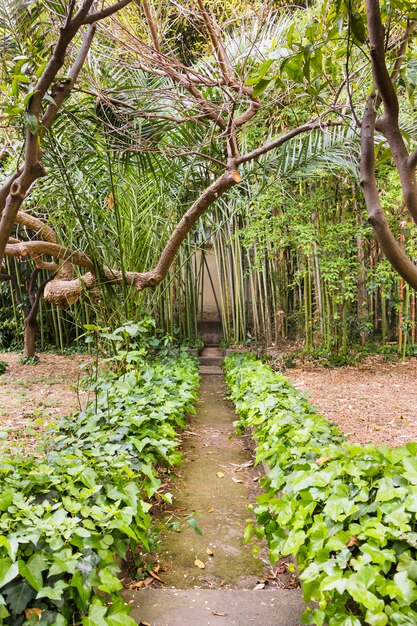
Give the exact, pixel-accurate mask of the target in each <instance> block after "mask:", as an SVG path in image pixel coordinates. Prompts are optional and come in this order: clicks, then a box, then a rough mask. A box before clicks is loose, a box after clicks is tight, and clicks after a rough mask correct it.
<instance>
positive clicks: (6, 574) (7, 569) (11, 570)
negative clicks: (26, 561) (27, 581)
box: [0, 558, 19, 587]
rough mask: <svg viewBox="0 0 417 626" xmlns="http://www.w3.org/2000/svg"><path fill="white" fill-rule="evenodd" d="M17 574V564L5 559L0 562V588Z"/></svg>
mask: <svg viewBox="0 0 417 626" xmlns="http://www.w3.org/2000/svg"><path fill="white" fill-rule="evenodd" d="M18 573H19V567H18V565H17V563H13V562H12V560H11V559H9V558H5V559H1V560H0V587H3V586H4V585H7V583H9V582H10V581H12V580H13V579H14V578H16V576H17V575H18Z"/></svg>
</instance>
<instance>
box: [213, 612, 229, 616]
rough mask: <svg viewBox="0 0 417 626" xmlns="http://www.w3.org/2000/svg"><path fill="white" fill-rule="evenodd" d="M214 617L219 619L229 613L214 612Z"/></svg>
mask: <svg viewBox="0 0 417 626" xmlns="http://www.w3.org/2000/svg"><path fill="white" fill-rule="evenodd" d="M212 615H217V617H226V615H227V613H219V611H212Z"/></svg>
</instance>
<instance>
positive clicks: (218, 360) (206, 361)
mask: <svg viewBox="0 0 417 626" xmlns="http://www.w3.org/2000/svg"><path fill="white" fill-rule="evenodd" d="M198 360H199V361H200V365H216V366H217V367H220V365H221V364H222V363H223V361H224V357H223V356H205V355H204V354H202V355H201V356H199V357H198Z"/></svg>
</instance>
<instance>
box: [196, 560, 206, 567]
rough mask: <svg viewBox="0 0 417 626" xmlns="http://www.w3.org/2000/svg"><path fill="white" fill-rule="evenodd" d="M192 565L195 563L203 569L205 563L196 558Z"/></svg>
mask: <svg viewBox="0 0 417 626" xmlns="http://www.w3.org/2000/svg"><path fill="white" fill-rule="evenodd" d="M194 565H197V567H199V568H200V569H205V567H206V564H205V563H203V561H200V559H196V560H195V561H194Z"/></svg>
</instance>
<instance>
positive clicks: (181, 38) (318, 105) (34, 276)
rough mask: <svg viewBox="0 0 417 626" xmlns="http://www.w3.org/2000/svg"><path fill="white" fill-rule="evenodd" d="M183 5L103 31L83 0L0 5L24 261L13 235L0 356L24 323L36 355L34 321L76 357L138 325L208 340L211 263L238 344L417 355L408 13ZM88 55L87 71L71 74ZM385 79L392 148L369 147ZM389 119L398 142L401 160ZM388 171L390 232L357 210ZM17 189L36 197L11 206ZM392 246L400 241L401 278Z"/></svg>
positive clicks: (226, 325) (408, 9)
mask: <svg viewBox="0 0 417 626" xmlns="http://www.w3.org/2000/svg"><path fill="white" fill-rule="evenodd" d="M182 4H183V6H181V7H179V6H177V5H176V4H175V3H170V2H167V1H166V0H160V2H153V3H149V2H148V1H146V2H143V3H142V8H139V9H138V7H137V6H136V5H134V3H130V2H129V0H123V2H122V3H120V5H114V6H113V7H112V9H111V10H110V9H109V11H107V10H106V11H107V12H106V11H105V13H103V14H101V13H100V12H98V13H92V14H89V13H88V11H89V7H90V5H91V1H90V0H85V1H84V2H80V3H77V2H76V3H75V4H74V3H72V4H71V3H70V4H69V5H67V3H66V2H65V1H64V0H62V1H61V0H60V1H59V2H58V3H56V2H55V1H54V2H49V0H42V1H39V2H29V1H26V0H25V1H23V2H21V3H17V4H16V3H13V2H10V3H9V4H8V3H6V4H5V5H4V9H3V10H2V14H1V16H0V29H1V32H2V37H3V40H4V42H5V44H4V49H3V60H4V70H3V87H2V92H1V93H2V96H1V102H0V108H1V111H2V116H3V118H4V120H6V128H4V129H3V131H2V132H3V134H4V144H5V147H4V150H3V151H2V153H1V160H0V173H1V179H2V181H3V183H4V184H3V187H2V191H1V193H0V213H1V214H2V218H1V220H2V221H1V223H0V232H2V229H6V222H7V224H9V223H10V220H11V219H12V217H13V214H14V212H16V211H17V213H16V216H15V218H14V225H13V228H12V229H10V228H9V233H8V234H7V237H9V238H10V237H11V239H10V241H9V243H7V237H6V235H4V234H1V235H0V249H1V248H2V246H3V243H4V244H5V245H6V243H7V246H8V247H7V250H6V252H5V254H6V261H5V264H4V272H5V273H4V274H1V276H0V280H1V281H2V282H1V295H0V298H1V305H2V308H1V313H0V342H1V345H2V346H3V347H4V348H9V347H18V346H19V347H20V345H21V343H22V334H23V329H22V326H23V323H22V322H23V318H25V319H26V330H28V329H29V331H30V332H31V333H32V340H31V342H32V343H30V345H28V346H27V348H28V350H32V349H33V345H32V344H33V333H34V326H35V318H36V315H37V313H38V307H39V306H40V315H39V331H40V332H39V333H38V334H39V337H40V339H41V343H42V346H43V347H45V346H46V345H48V344H50V343H52V344H54V345H57V346H59V347H60V348H61V349H62V348H63V347H64V346H66V345H69V344H71V343H72V341H73V339H74V337H76V336H77V335H78V334H81V333H82V330H81V329H82V325H83V324H84V323H91V322H93V323H97V324H99V325H106V324H110V325H111V326H115V325H117V324H120V323H122V322H123V321H125V320H126V319H129V318H131V317H133V316H136V314H137V311H138V310H140V311H141V313H143V314H151V315H153V316H155V317H156V318H157V319H158V323H159V325H160V326H161V327H164V328H165V329H166V330H168V331H169V332H170V333H176V334H178V335H180V336H181V337H183V338H186V339H187V340H191V341H193V340H195V339H196V337H197V334H198V328H197V320H198V316H199V315H201V313H202V311H201V294H202V290H203V288H204V285H203V281H204V280H206V281H207V275H206V274H205V272H204V268H205V266H206V261H205V257H206V255H207V254H208V253H209V252H210V250H212V249H213V247H214V253H215V258H216V263H217V273H218V275H219V279H220V288H219V291H218V293H217V294H216V297H217V304H218V307H219V311H220V315H221V319H222V326H223V333H224V338H225V340H226V341H227V342H232V343H233V342H242V341H247V340H248V339H251V338H255V339H256V340H258V341H264V342H266V343H269V344H270V343H271V342H277V341H278V340H279V339H280V338H282V337H288V336H290V337H300V336H301V337H303V338H305V344H306V348H307V349H308V350H309V349H311V348H312V347H313V345H314V346H318V345H323V346H324V348H325V349H326V350H327V351H334V352H339V351H341V352H342V353H343V352H346V350H347V346H348V345H350V344H351V343H352V342H360V343H364V342H366V341H368V340H373V339H374V338H376V339H378V340H382V342H383V343H385V342H386V341H393V342H396V341H398V343H399V344H400V348H401V349H403V350H405V349H406V347H407V346H406V344H407V342H408V343H409V344H413V343H414V339H415V294H414V291H413V289H412V288H411V287H408V285H407V286H405V282H407V280H408V283H410V284H413V280H412V279H411V278H410V275H409V274H407V272H402V275H403V276H404V279H403V280H402V281H401V280H400V279H399V278H398V277H397V274H396V271H400V272H401V271H402V270H401V267H402V266H403V265H404V263H403V261H404V258H403V257H404V255H407V257H408V258H409V259H411V261H413V259H414V258H415V240H416V233H415V227H414V226H413V220H412V219H411V218H410V217H409V215H408V213H407V208H408V209H410V213H411V216H412V215H413V210H414V209H413V206H411V208H410V206H408V202H409V200H410V198H411V196H412V195H413V194H412V193H411V192H410V189H409V185H408V182H407V181H409V180H411V181H412V180H413V176H414V170H413V168H414V167H415V163H414V161H415V160H416V158H415V152H413V147H414V145H415V139H416V125H415V119H414V115H413V102H414V100H413V98H414V90H415V86H416V84H417V79H416V72H415V63H416V61H415V41H414V37H415V29H414V25H415V22H414V20H415V18H416V15H415V8H414V7H413V5H412V3H408V2H404V1H402V2H394V3H390V5H389V6H388V5H386V6H385V5H383V6H381V7H379V5H378V3H377V2H376V1H375V0H369V2H368V3H367V5H366V4H364V3H362V2H359V1H357V2H346V3H345V2H338V3H335V5H334V6H333V5H328V3H326V2H320V1H318V2H315V3H312V5H311V6H309V7H305V8H303V6H300V7H295V6H293V5H288V6H287V5H285V4H282V3H272V4H268V3H262V2H257V3H256V5H255V6H252V4H251V3H247V2H245V1H244V0H242V1H239V2H237V1H236V2H232V3H228V4H227V5H226V6H224V7H223V5H222V7H221V8H220V6H219V5H218V4H217V3H216V2H210V3H208V5H207V7H205V6H204V4H203V3H201V2H200V3H197V4H198V9H197V8H195V7H194V5H192V4H189V3H182ZM125 5H126V6H125ZM366 8H367V9H368V14H366ZM119 9H120V10H119ZM379 10H381V13H380V15H379V13H378V12H379ZM77 11H78V12H77ZM109 12H112V13H114V15H113V16H111V17H110V18H109V15H108V13H109ZM371 14H372V15H373V16H374V18H375V19H371V18H370V15H371ZM86 15H87V17H85V16H86ZM163 15H165V16H166V18H163ZM378 15H379V17H378ZM64 16H67V18H68V19H67V21H66V22H65V20H64ZM83 16H84V17H83ZM108 19H110V22H108V21H107V20H108ZM63 20H64V22H65V28H64V30H65V29H66V31H65V37H66V38H67V39H69V40H71V41H72V42H73V47H74V49H70V48H66V50H67V52H66V55H67V56H66V57H65V58H64V59H63V60H62V59H61V57H59V59H58V56H57V55H55V53H51V50H54V45H58V44H59V45H61V44H62V45H65V46H67V44H68V42H67V39H65V37H64V39H65V41H61V38H62V37H63V34H62V32H61V31H60V30H59V26H60V25H61V23H62V22H63ZM83 20H84V22H83ZM95 20H97V23H96V25H95V26H94V28H93V30H91V28H90V26H91V24H92V22H94V21H95ZM378 20H379V21H380V22H381V28H382V26H383V27H384V28H385V48H384V49H383V50H380V49H379V48H378V46H379V45H380V42H381V37H380V33H379V31H378V28H379V26H378V28H377V29H376V30H377V31H378V32H374V31H375V24H377V23H378ZM83 23H84V26H83ZM203 23H204V24H205V28H204V29H202V28H201V24H203ZM108 24H110V26H109V25H108ZM77 29H78V30H77ZM94 29H95V30H94ZM93 31H94V32H93ZM60 32H61V35H60V34H59V33H60ZM82 36H85V37H84V40H83V41H84V44H81V39H82ZM71 38H72V39H71ZM60 42H61V43H60ZM83 45H85V46H86V47H87V49H88V50H89V52H88V55H89V56H88V61H86V60H85V59H86V58H87V57H85V56H84V57H83V59H84V61H83V59H81V60H80V63H81V61H82V63H81V65H80V63H78V65H77V61H76V60H75V52H76V50H79V51H80V54H81V53H82V51H83V47H82V46H83ZM371 48H372V49H378V54H379V56H378V59H379V60H378V61H376V60H375V58H374V56H372V55H371V57H369V50H370V49H371ZM82 54H84V52H83V53H82ZM64 56H65V55H64ZM370 58H371V60H370ZM48 62H50V63H51V64H52V66H51V68H52V69H50V70H48V71H49V74H48V75H47V76H46V74H45V72H46V68H49V67H50V66H49V65H48ZM58 66H60V67H58ZM52 70H53V73H54V75H53V76H52V74H51V72H52ZM371 70H373V76H374V79H372V77H371V74H372V71H371ZM60 72H61V74H62V73H63V75H65V76H68V77H69V78H68V80H67V81H63V82H62V81H61V82H60V79H61V78H62V76H61V74H60ZM384 72H385V73H384ZM387 72H391V78H392V82H393V86H394V93H391V92H390V93H389V94H388V95H387V94H385V91H384V90H385V87H384V85H385V86H386V81H385V82H384V80H383V77H384V76H385V74H386V73H387ZM372 80H374V81H376V83H375V85H374V86H373V91H372V93H376V92H378V93H379V96H378V98H379V99H378V100H377V102H376V105H375V111H378V110H381V113H382V112H383V113H384V115H381V117H380V118H378V119H376V120H374V121H375V124H374V125H375V128H376V130H377V131H378V133H379V134H378V135H374V134H372V133H371V135H369V136H368V135H367V137H365V136H362V138H361V137H360V134H361V130H360V129H361V128H362V130H363V129H364V128H365V124H364V125H362V126H361V123H360V120H361V118H362V115H363V116H365V115H368V117H369V114H370V113H369V111H370V108H369V107H368V104H367V98H368V95H369V93H370V87H371V86H372ZM36 81H40V90H39V92H38V91H37V90H36V89H35V87H34V85H35V84H36ZM38 86H39V85H38ZM388 91H389V90H388ZM34 94H36V97H34ZM40 98H41V99H40ZM39 99H40V101H39ZM393 111H394V113H393ZM395 111H398V113H397V114H395ZM228 119H229V122H228V121H227V120H228ZM364 119H365V118H364ZM386 119H389V120H390V128H391V127H394V126H395V125H396V124H397V123H398V124H399V131H398V133H397V136H398V135H401V137H402V142H403V143H402V144H401V146H400V147H398V146H397V148H398V149H396V148H395V146H394V145H393V143H392V142H393V139H392V137H391V135H390V133H389V129H387V128H385V127H384V123H385V120H386ZM368 121H369V120H368ZM232 122H233V123H232ZM371 122H372V120H371V121H370V122H369V124H368V127H369V128H370V127H371V126H372V123H371ZM367 123H368V122H367ZM364 132H365V131H363V133H364ZM363 133H362V135H363ZM36 138H37V139H38V140H39V141H38V143H39V144H41V145H42V154H40V153H39V154H38V153H37V150H38V149H37V148H36V149H35V146H34V144H35V143H36V142H35V140H36ZM361 141H362V143H360V142H361ZM370 141H372V142H373V146H374V149H373V153H372V154H373V157H372V158H371V157H370V156H369V150H370V149H369V142H370ZM365 148H366V150H365ZM22 150H24V151H25V154H26V156H25V158H24V162H22V164H21V166H22V168H23V170H24V168H25V167H26V170H25V172H26V174H25V175H24V176H23V174H22V173H21V172H20V170H19V167H20V165H19V164H20V163H21V161H20V159H21V154H22ZM365 152H366V154H367V155H368V156H367V158H366V159H365V158H364V153H365ZM406 153H407V154H409V157H407V154H406ZM29 154H31V155H32V157H31V158H32V161H33V162H35V161H36V160H37V159H38V158H39V159H40V160H39V164H40V165H39V167H41V169H42V172H41V174H42V175H41V174H40V173H39V172H37V173H36V172H35V171H34V170H33V168H32V170H33V171H32V170H30V167H29V165H30V164H29V165H27V163H26V162H27V159H28V158H29V156H28V155H29ZM400 154H401V157H398V155H400ZM396 155H397V156H396ZM397 157H398V158H397ZM406 157H407V158H408V161H407V158H406ZM374 158H375V164H374V166H375V167H374V170H375V173H376V176H377V178H378V189H379V192H380V193H379V200H378V201H379V203H380V205H381V211H383V212H385V214H386V216H387V220H386V224H385V222H384V224H383V225H382V226H381V220H379V217H380V216H379V213H378V211H376V209H375V202H374V201H375V198H373V199H372V198H371V199H370V198H369V193H365V194H363V191H366V189H365V188H368V187H369V186H371V187H372V185H368V183H367V182H366V181H369V180H370V177H371V178H372V176H373V174H372V173H370V172H369V171H367V169H366V167H365V165H366V166H367V167H368V165H369V167H370V168H371V167H373V165H372V164H373V159H374ZM398 159H400V160H401V163H403V165H404V163H406V162H407V165H406V166H405V165H404V167H406V170H407V171H404V168H403V170H401V167H402V166H401V164H400V163H399V162H398ZM32 161H31V162H32ZM25 164H26V165H25ZM236 164H237V165H236ZM360 164H361V171H360V173H359V166H360ZM235 167H238V168H239V172H237V173H236V176H235V177H234V178H233V177H232V178H233V180H229V179H228V178H227V176H226V173H227V172H229V173H230V172H232V173H233V171H236V170H235V169H233V168H235ZM28 168H29V169H28ZM224 168H226V170H224ZM35 169H36V168H35ZM23 170H22V171H23ZM29 170H30V171H29ZM223 173H225V176H223ZM15 175H16V176H18V177H19V176H20V178H19V180H20V182H21V183H22V184H23V187H24V188H25V189H26V192H25V194H24V193H23V191H22V192H21V194H20V195H19V194H17V195H18V196H19V197H17V196H16V197H15V196H13V198H12V196H10V195H8V194H9V191H10V189H11V187H10V185H11V184H12V183H11V182H10V181H13V180H14V178H13V176H15ZM22 176H23V178H21V177H22ZM10 177H11V178H10ZM410 177H411V178H410ZM226 179H227V180H226ZM216 181H217V182H216ZM365 182H366V184H365ZM359 183H360V184H359ZM216 184H218V185H220V187H219V190H218V191H216V192H215V193H214V194H213V197H210V199H209V200H207V203H208V204H205V203H206V200H205V198H206V196H207V194H206V191H207V190H208V189H209V188H211V186H212V185H216ZM224 185H225V186H224ZM407 185H408V186H407ZM23 187H22V189H23ZM226 187H227V188H226ZM411 187H412V185H411ZM213 189H214V188H213ZM12 195H13V194H12ZM209 195H210V194H209ZM23 196H24V197H23ZM6 201H7V202H9V204H8V205H7V207H8V208H6V209H5V211H4V212H3V208H2V207H3V204H4V203H5V202H6ZM7 202H6V204H7ZM410 202H412V201H411V200H410ZM12 205H13V206H12ZM18 205H19V206H18ZM200 205H201V206H200ZM202 205H204V206H202ZM190 207H191V208H190ZM194 209H196V212H194V213H193V211H194ZM378 210H379V209H378ZM187 211H191V213H189V214H188V213H187ZM375 212H377V213H378V216H376V213H375ZM184 215H186V218H184V219H183V216H184ZM197 218H198V219H197ZM368 219H370V223H369V222H368ZM378 220H379V221H378ZM177 224H180V225H181V228H180V229H179V230H178V229H175V226H176V225H177ZM372 226H373V227H374V231H375V232H373V229H372ZM7 228H8V227H7ZM381 229H382V231H383V233H382V234H381V232H382V231H381ZM384 229H385V230H384ZM6 230H7V229H6ZM12 231H13V233H12ZM179 231H181V233H180V237H177V238H176V237H175V233H177V232H179ZM170 233H173V234H172V236H171V239H170ZM384 233H385V234H384ZM387 233H388V235H387ZM375 234H376V235H377V240H375ZM385 235H387V236H385ZM5 237H6V239H5ZM390 237H391V239H390ZM172 238H173V239H172ZM3 239H4V241H3ZM388 239H389V241H390V242H391V244H392V245H394V244H393V241H394V240H396V241H397V242H399V247H398V246H397V247H395V246H394V248H395V254H394V257H395V258H392V254H391V252H390V250H391V248H390V247H389V245H388V244H387V241H388ZM167 240H169V241H170V243H169V245H165V244H166V242H167ZM387 246H388V247H387ZM382 250H384V251H385V255H387V258H388V259H389V260H387V258H385V257H384V255H383V254H382ZM167 251H168V252H167ZM175 252H176V255H175ZM166 254H168V257H169V258H168V259H165V257H164V255H166ZM161 259H163V262H162V261H161ZM161 263H162V266H163V268H162V269H161V271H159V269H158V272H159V273H158V272H156V270H155V271H154V270H152V271H151V270H150V268H159V267H160V265H161ZM399 265H400V266H401V267H399ZM392 267H394V268H395V270H393V269H392ZM407 267H408V269H409V270H410V272H411V269H410V267H411V266H407ZM112 268H114V269H112ZM155 272H156V273H155ZM411 273H412V272H411ZM82 276H84V278H82ZM164 277H165V281H164V282H163V283H162V284H159V283H160V281H161V280H162V278H164ZM213 279H214V277H213ZM209 280H211V278H210V279H209ZM404 280H405V282H404ZM135 281H136V282H137V285H138V289H139V292H138V291H135V289H132V285H133V284H134V283H135ZM158 284H159V286H158ZM148 286H154V287H155V289H154V290H152V291H149V290H146V289H145V288H146V287H148ZM44 292H45V296H46V299H47V300H48V301H50V302H51V303H52V304H48V305H45V302H44V301H43V300H42V294H43V293H44ZM65 294H67V295H65ZM81 295H82V300H80V297H81ZM75 301H77V302H75ZM56 303H59V304H60V305H62V304H65V305H66V306H67V309H66V310H65V311H63V310H62V308H59V309H58V308H56V306H55V304H56ZM115 303H117V305H119V304H120V303H122V306H114V304H115ZM104 321H105V322H104Z"/></svg>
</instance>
